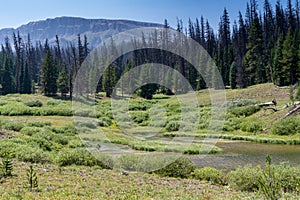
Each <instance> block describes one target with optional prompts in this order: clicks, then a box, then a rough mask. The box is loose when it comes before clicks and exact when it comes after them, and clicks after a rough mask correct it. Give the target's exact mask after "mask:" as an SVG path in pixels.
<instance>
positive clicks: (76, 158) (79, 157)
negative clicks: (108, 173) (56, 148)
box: [56, 149, 108, 168]
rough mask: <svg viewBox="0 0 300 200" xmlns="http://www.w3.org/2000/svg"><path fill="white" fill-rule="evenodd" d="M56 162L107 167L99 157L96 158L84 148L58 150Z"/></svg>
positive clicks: (59, 163) (60, 164)
mask: <svg viewBox="0 0 300 200" xmlns="http://www.w3.org/2000/svg"><path fill="white" fill-rule="evenodd" d="M56 163H57V164H58V165H59V166H68V165H84V166H100V167H102V168H108V167H107V166H106V165H105V164H104V163H103V162H101V161H100V160H99V159H96V158H95V157H94V156H93V155H92V154H91V153H90V152H89V151H87V150H86V149H64V150H62V151H60V152H59V154H58V156H57V158H56Z"/></svg>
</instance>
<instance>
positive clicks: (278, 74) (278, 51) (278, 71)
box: [273, 34, 284, 85]
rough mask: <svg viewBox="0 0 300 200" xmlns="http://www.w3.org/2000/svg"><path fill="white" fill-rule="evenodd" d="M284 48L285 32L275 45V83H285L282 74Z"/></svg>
mask: <svg viewBox="0 0 300 200" xmlns="http://www.w3.org/2000/svg"><path fill="white" fill-rule="evenodd" d="M282 49H283V34H281V35H280V36H279V37H278V40H277V44H276V47H275V56H274V61H273V81H274V84H275V85H283V84H284V83H283V82H284V81H283V76H282V64H281V61H282V59H283V55H282Z"/></svg>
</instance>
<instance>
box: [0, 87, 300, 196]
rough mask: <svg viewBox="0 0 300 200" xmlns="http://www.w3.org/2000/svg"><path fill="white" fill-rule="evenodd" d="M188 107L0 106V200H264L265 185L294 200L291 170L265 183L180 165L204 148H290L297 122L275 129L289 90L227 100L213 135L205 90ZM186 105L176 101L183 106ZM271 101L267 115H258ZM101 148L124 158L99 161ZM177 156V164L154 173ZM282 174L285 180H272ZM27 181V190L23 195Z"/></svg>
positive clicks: (8, 102)
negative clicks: (243, 144) (225, 144)
mask: <svg viewBox="0 0 300 200" xmlns="http://www.w3.org/2000/svg"><path fill="white" fill-rule="evenodd" d="M197 97H198V99H197V105H195V106H196V107H195V106H193V107H187V108H185V109H187V110H186V111H187V112H185V115H186V116H184V117H183V116H181V111H182V110H181V106H182V105H181V102H180V101H179V100H178V98H177V97H176V96H166V95H161V94H157V95H155V96H154V99H153V100H144V99H141V98H132V99H130V100H129V104H128V110H124V108H123V107H118V106H115V107H113V109H112V107H111V100H110V99H108V98H103V99H101V100H99V99H97V100H89V101H86V102H85V101H82V103H81V104H80V106H78V107H76V105H75V106H74V104H72V102H71V101H68V100H61V99H59V98H50V97H45V96H41V95H19V94H11V95H6V96H1V97H0V116H1V117H0V161H1V163H2V164H1V169H2V173H1V172H0V192H1V193H0V199H259V198H264V197H267V192H266V191H265V190H263V186H264V185H266V184H269V183H268V182H267V180H269V179H267V178H270V176H274V177H273V179H272V180H276V182H275V183H270V184H275V185H276V187H275V186H274V188H275V189H274V191H275V192H277V193H278V196H279V197H282V198H285V199H297V198H298V199H299V195H300V178H299V177H300V169H299V168H298V167H292V166H290V165H288V164H287V165H278V166H273V165H272V166H271V168H270V169H271V171H272V172H273V173H271V174H270V173H267V172H266V170H267V169H265V168H264V167H262V168H260V167H258V166H245V167H243V166H241V168H238V169H236V170H234V171H231V172H224V171H222V170H217V169H214V168H199V169H198V168H197V167H196V166H195V165H194V164H193V163H192V162H190V161H189V160H188V156H189V155H194V154H208V153H209V154H215V153H219V152H221V151H222V149H221V148H219V147H217V146H214V145H213V144H209V143H203V142H201V140H202V139H207V138H223V139H229V140H246V141H250V142H260V143H272V144H286V145H299V144H300V120H299V119H300V117H299V115H294V116H290V117H288V118H286V119H283V120H282V118H283V117H284V116H285V115H286V114H287V113H288V112H289V111H290V110H291V109H292V108H293V106H292V105H291V101H290V93H289V89H278V88H275V87H274V86H273V85H272V84H263V85H256V86H252V87H249V88H247V89H237V90H226V98H227V101H226V103H225V104H223V105H220V106H225V107H226V114H225V115H224V124H223V125H222V127H221V128H220V129H213V127H214V126H210V125H209V124H210V120H211V118H212V112H211V111H212V106H211V103H212V102H211V96H210V93H209V90H203V91H199V92H197ZM191 98H192V94H183V95H180V99H184V100H186V101H187V102H188V101H189V100H190V99H191ZM273 98H276V100H277V103H278V104H277V106H276V109H277V111H276V112H274V110H272V109H266V108H262V107H260V106H258V104H260V103H264V102H270V101H271V100H272V99H273ZM89 102H90V103H89ZM91 102H92V103H91ZM287 105H288V106H287ZM74 108H75V109H74ZM185 119H188V120H185ZM193 138H197V140H195V141H194V140H193ZM109 147H113V148H118V149H117V150H118V151H120V150H121V151H122V152H131V153H133V154H126V153H125V154H123V155H118V156H111V155H109V154H104V153H101V152H100V153H99V151H98V150H100V151H101V150H105V148H109ZM87 149H89V150H90V151H88V150H87ZM94 153H96V154H97V155H96V157H95V154H94ZM163 153H168V154H167V156H166V157H164V156H160V155H163ZM177 153H179V154H183V157H180V158H179V159H176V161H175V162H174V163H171V162H170V164H168V165H167V166H165V165H163V164H164V163H166V162H167V161H168V159H170V160H175V159H174V156H175V155H177ZM173 154H174V155H173ZM30 165H33V169H34V170H35V171H34V172H35V173H33V172H32V171H31V172H30V171H29V166H30ZM112 169H113V170H112ZM153 169H154V170H153ZM124 171H125V174H122V172H124ZM136 171H139V172H136ZM254 171H256V172H259V173H255V172H254ZM9 172H11V173H9ZM283 172H284V173H285V177H289V179H287V178H284V177H282V176H280V174H281V173H283ZM253 174H256V176H254V175H253ZM272 174H273V175H272ZM34 177H36V179H37V185H36V187H33V186H34V184H33V185H32V184H31V186H28V185H30V180H31V182H32V180H34ZM30 178H31V179H30ZM271 178H272V177H271ZM241 179H242V182H241V183H240V184H238V183H239V181H241ZM33 182H34V181H33Z"/></svg>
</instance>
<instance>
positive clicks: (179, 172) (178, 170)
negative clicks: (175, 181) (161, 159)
mask: <svg viewBox="0 0 300 200" xmlns="http://www.w3.org/2000/svg"><path fill="white" fill-rule="evenodd" d="M195 169H196V166H195V165H194V164H193V163H192V162H191V161H190V160H189V159H188V158H186V157H180V158H178V159H177V160H175V161H174V162H173V163H171V164H169V165H167V166H166V167H164V168H161V169H158V170H155V171H154V173H156V174H158V175H160V176H167V177H176V178H188V177H190V176H191V175H192V173H193V172H194V170H195Z"/></svg>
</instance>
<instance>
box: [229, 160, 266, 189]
mask: <svg viewBox="0 0 300 200" xmlns="http://www.w3.org/2000/svg"><path fill="white" fill-rule="evenodd" d="M261 176H262V169H261V167H259V166H256V167H253V166H251V165H246V166H244V167H238V168H237V169H235V170H233V171H231V172H229V173H228V174H227V176H226V179H227V182H228V184H229V185H230V186H231V187H233V188H234V189H236V190H241V191H257V190H258V189H259V180H260V177H261Z"/></svg>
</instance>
